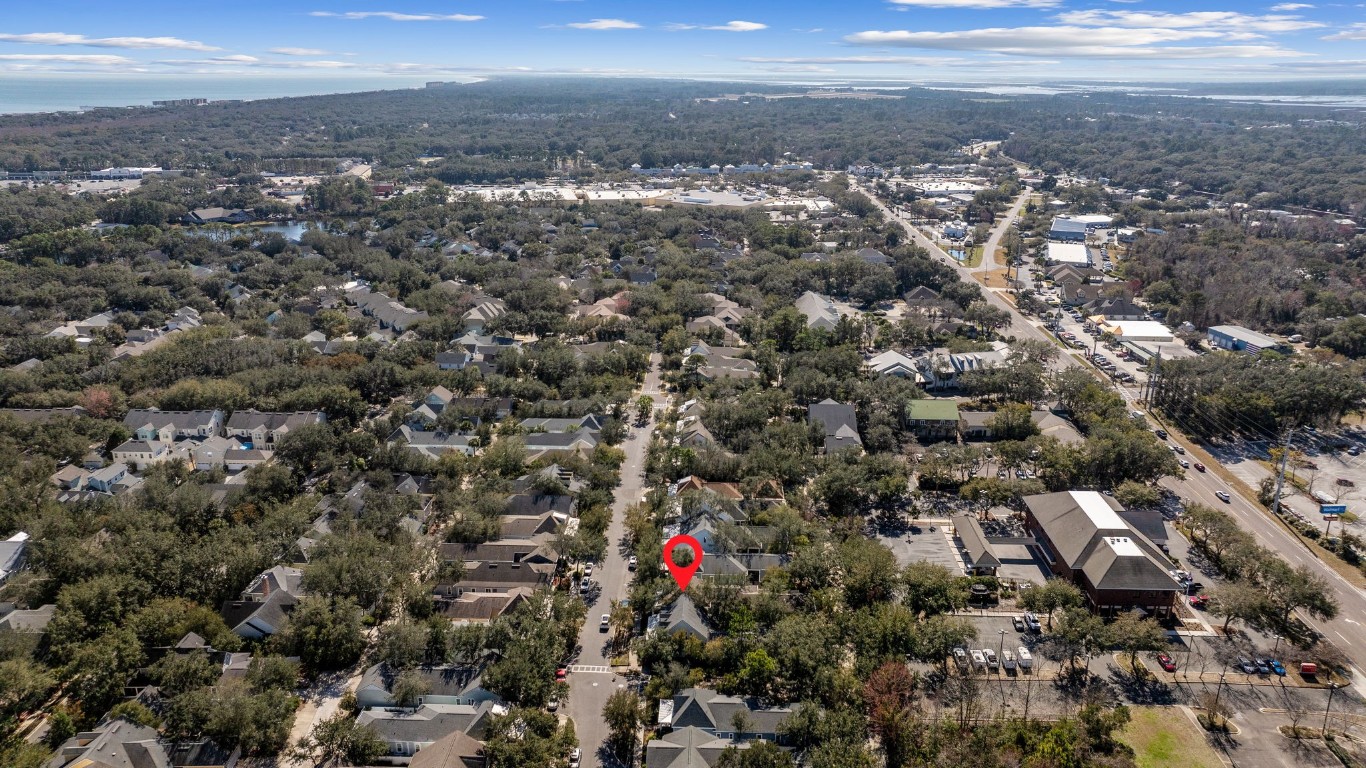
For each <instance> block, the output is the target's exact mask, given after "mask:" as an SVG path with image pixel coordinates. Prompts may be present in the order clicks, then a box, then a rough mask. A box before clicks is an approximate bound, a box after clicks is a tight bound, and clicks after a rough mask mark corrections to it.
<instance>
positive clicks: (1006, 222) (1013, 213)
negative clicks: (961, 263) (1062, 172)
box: [974, 190, 1032, 272]
mask: <svg viewBox="0 0 1366 768" xmlns="http://www.w3.org/2000/svg"><path fill="white" fill-rule="evenodd" d="M1031 194H1032V193H1031V192H1029V191H1028V190H1026V191H1024V192H1021V193H1020V196H1019V197H1017V198H1015V202H1014V203H1013V204H1012V205H1011V206H1010V210H1008V211H1006V217H1005V218H1004V219H1001V221H1000V223H998V224H997V225H996V228H995V229H993V230H991V234H990V235H989V236H988V237H987V242H986V246H985V247H983V249H982V263H981V265H980V266H978V267H977V269H976V270H974V271H976V272H990V271H991V270H993V269H997V268H999V267H1004V266H1006V265H1005V264H997V263H996V248H997V246H999V245H1000V244H1001V238H1002V237H1004V236H1005V234H1006V232H1008V231H1010V229H1011V224H1012V223H1013V222H1014V221H1015V220H1016V219H1018V218H1020V211H1021V210H1022V209H1023V208H1024V206H1025V203H1027V202H1029V196H1030V195H1031Z"/></svg>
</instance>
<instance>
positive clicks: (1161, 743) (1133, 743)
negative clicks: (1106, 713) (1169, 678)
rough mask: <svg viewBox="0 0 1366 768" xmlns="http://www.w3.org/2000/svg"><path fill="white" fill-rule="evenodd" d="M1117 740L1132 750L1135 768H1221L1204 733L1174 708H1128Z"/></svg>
mask: <svg viewBox="0 0 1366 768" xmlns="http://www.w3.org/2000/svg"><path fill="white" fill-rule="evenodd" d="M1129 713H1130V714H1131V715H1132V716H1133V719H1132V720H1130V721H1129V725H1128V726H1127V727H1125V729H1124V731H1123V732H1122V733H1121V734H1120V736H1119V740H1120V741H1122V742H1124V743H1125V744H1128V745H1129V746H1130V747H1133V750H1134V755H1135V758H1136V760H1137V762H1138V768H1221V766H1222V765H1223V763H1222V762H1220V760H1219V756H1218V755H1216V754H1215V753H1214V749H1213V748H1212V747H1210V746H1209V744H1207V743H1206V742H1205V736H1204V734H1202V733H1200V729H1199V728H1197V727H1196V726H1195V725H1194V724H1193V723H1191V721H1190V720H1189V719H1188V718H1187V717H1186V714H1185V713H1184V712H1181V711H1180V710H1178V709H1176V708H1175V707H1130V708H1129Z"/></svg>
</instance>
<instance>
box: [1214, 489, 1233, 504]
mask: <svg viewBox="0 0 1366 768" xmlns="http://www.w3.org/2000/svg"><path fill="white" fill-rule="evenodd" d="M1214 495H1215V496H1216V497H1218V499H1219V500H1220V501H1222V502H1224V503H1225V504H1232V503H1233V500H1232V499H1231V498H1230V497H1229V495H1228V491H1215V492H1214Z"/></svg>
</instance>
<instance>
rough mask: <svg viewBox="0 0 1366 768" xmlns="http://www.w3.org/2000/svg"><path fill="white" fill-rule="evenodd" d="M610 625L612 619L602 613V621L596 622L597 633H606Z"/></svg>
mask: <svg viewBox="0 0 1366 768" xmlns="http://www.w3.org/2000/svg"><path fill="white" fill-rule="evenodd" d="M611 624H612V617H610V616H608V615H607V614H605V613H604V614H603V615H602V621H599V622H598V631H599V632H606V631H607V628H608V627H609V626H610V625H611Z"/></svg>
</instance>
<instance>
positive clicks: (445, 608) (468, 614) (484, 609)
mask: <svg viewBox="0 0 1366 768" xmlns="http://www.w3.org/2000/svg"><path fill="white" fill-rule="evenodd" d="M533 594H535V590H534V589H532V588H530V587H513V588H512V589H510V590H508V591H507V592H493V593H488V592H465V593H463V594H460V595H458V596H456V597H454V598H447V599H440V600H437V601H436V613H437V614H438V615H440V616H441V617H442V618H443V619H446V620H447V621H449V622H451V623H452V624H455V625H458V626H464V625H467V624H484V625H486V624H489V623H490V622H492V621H493V620H494V619H497V618H498V617H499V616H502V615H503V614H505V613H507V612H508V611H511V610H512V609H514V608H516V607H517V606H519V605H521V604H522V603H524V602H526V601H527V600H530V599H531V596H532V595H533Z"/></svg>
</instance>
